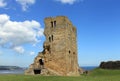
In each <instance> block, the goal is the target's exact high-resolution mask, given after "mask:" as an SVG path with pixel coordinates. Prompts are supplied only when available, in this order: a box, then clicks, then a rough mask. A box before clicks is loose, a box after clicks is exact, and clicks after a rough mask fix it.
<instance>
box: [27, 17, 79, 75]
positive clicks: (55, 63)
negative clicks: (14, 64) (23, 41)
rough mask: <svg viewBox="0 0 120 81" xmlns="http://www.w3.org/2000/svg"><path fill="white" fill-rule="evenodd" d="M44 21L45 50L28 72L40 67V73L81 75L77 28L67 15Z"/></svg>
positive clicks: (33, 72)
mask: <svg viewBox="0 0 120 81" xmlns="http://www.w3.org/2000/svg"><path fill="white" fill-rule="evenodd" d="M44 23H45V30H44V35H45V37H46V41H45V42H44V50H43V52H41V53H39V54H38V56H37V57H36V58H35V60H34V63H33V64H32V65H31V67H30V68H29V69H28V70H27V71H26V74H35V71H36V70H39V69H40V74H48V75H50V74H55V75H63V76H69V75H79V72H78V68H79V67H78V60H77V44H76V28H75V27H74V26H73V25H72V23H71V22H70V21H69V20H68V18H67V17H65V16H57V17H55V18H53V17H48V18H45V21H44ZM40 59H41V60H40ZM42 61H43V62H44V63H43V65H42V64H41V62H42ZM36 72H37V71H36ZM46 72H47V73H46ZM38 74H39V72H38Z"/></svg>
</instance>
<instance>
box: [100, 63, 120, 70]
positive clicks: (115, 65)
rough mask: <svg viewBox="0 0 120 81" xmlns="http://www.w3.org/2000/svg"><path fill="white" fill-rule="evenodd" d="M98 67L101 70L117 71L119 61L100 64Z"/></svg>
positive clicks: (119, 67)
mask: <svg viewBox="0 0 120 81" xmlns="http://www.w3.org/2000/svg"><path fill="white" fill-rule="evenodd" d="M99 67H100V68H102V69H119V70H120V61H108V62H101V64H100V66H99Z"/></svg>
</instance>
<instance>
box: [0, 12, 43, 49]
mask: <svg viewBox="0 0 120 81" xmlns="http://www.w3.org/2000/svg"><path fill="white" fill-rule="evenodd" d="M43 31H44V30H43V29H42V28H41V25H40V23H39V22H37V21H35V20H32V21H29V20H26V21H23V22H17V21H11V20H10V17H9V16H8V15H6V14H1V15H0V46H2V47H8V48H13V49H14V48H15V47H17V46H21V45H24V44H36V43H38V42H39V41H40V40H39V39H40V37H41V36H43Z"/></svg>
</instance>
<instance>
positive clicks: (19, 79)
mask: <svg viewBox="0 0 120 81" xmlns="http://www.w3.org/2000/svg"><path fill="white" fill-rule="evenodd" d="M0 81H120V70H103V69H95V70H93V71H92V72H90V73H89V74H88V75H82V76H79V77H60V76H39V75H37V76H28V75H0Z"/></svg>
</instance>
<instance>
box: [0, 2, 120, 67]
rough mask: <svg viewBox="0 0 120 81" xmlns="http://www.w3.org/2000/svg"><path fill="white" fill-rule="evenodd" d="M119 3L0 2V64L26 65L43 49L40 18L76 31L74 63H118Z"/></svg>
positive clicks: (86, 64) (119, 44) (42, 20)
mask: <svg viewBox="0 0 120 81" xmlns="http://www.w3.org/2000/svg"><path fill="white" fill-rule="evenodd" d="M119 3H120V0H0V65H17V66H23V67H26V66H29V65H30V64H31V63H33V60H34V58H35V56H37V54H38V52H40V51H42V49H43V42H44V40H45V37H44V35H43V34H42V33H43V31H44V18H45V17H49V16H51V17H55V16H58V15H59V16H60V15H64V16H67V17H68V18H69V19H70V20H71V21H72V23H73V24H74V25H75V26H76V28H77V44H78V63H79V65H80V66H90V65H95V66H96V65H99V64H100V62H101V61H108V60H120V5H119Z"/></svg>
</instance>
